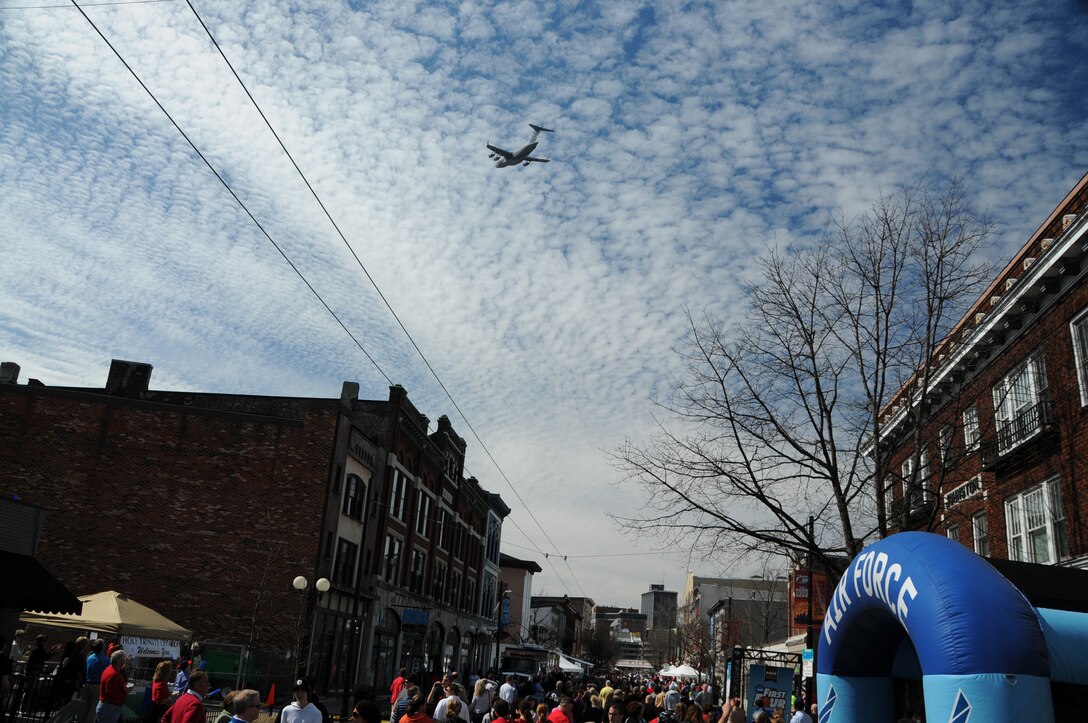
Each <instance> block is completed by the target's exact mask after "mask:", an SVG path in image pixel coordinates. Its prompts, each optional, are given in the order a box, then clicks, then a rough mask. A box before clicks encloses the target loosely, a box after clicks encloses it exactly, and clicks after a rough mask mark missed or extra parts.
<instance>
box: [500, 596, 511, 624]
mask: <svg viewBox="0 0 1088 723" xmlns="http://www.w3.org/2000/svg"><path fill="white" fill-rule="evenodd" d="M509 622H510V598H508V597H504V598H503V599H502V624H503V625H507V624H509Z"/></svg>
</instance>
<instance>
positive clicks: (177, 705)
mask: <svg viewBox="0 0 1088 723" xmlns="http://www.w3.org/2000/svg"><path fill="white" fill-rule="evenodd" d="M209 688H211V681H209V680H208V674H207V673H205V672H204V671H203V670H198V671H196V672H195V673H193V674H192V675H190V676H189V679H188V690H186V691H185V692H184V693H182V694H181V695H179V696H178V699H177V700H176V701H174V705H172V706H170V708H169V709H168V710H167V711H166V714H165V715H163V717H162V720H163V723H205V721H206V720H207V716H205V714H204V696H206V695H207V694H208V689H209Z"/></svg>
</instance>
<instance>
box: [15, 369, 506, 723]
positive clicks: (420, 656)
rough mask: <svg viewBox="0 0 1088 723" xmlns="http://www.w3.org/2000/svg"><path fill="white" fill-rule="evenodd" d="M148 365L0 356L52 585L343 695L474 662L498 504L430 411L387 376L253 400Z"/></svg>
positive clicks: (19, 485)
mask: <svg viewBox="0 0 1088 723" xmlns="http://www.w3.org/2000/svg"><path fill="white" fill-rule="evenodd" d="M150 376H151V367H150V365H147V364H138V363H132V362H123V361H116V360H115V361H114V362H113V364H112V366H111V368H110V371H109V377H108V380H107V383H106V385H105V387H104V388H73V387H50V386H46V385H44V384H42V383H41V382H39V381H38V380H34V379H32V380H30V381H29V382H28V383H26V384H19V383H18V367H17V365H15V364H12V363H5V364H4V365H3V370H2V372H0V479H2V481H3V487H4V489H5V493H6V494H9V495H14V496H16V497H17V498H18V499H20V500H22V501H23V502H25V503H28V504H31V505H35V506H37V507H39V508H41V509H42V510H44V511H45V523H44V525H43V526H42V533H41V535H40V541H39V545H38V550H37V557H38V558H39V559H40V560H41V561H42V563H43V564H44V565H46V566H47V567H48V569H49V570H51V571H52V572H53V573H54V574H55V575H56V576H57V578H58V579H59V580H60V581H62V582H63V583H64V584H65V585H66V586H67V587H68V588H69V589H71V590H72V591H73V592H75V593H76V594H77V595H82V594H90V593H95V592H99V591H103V590H109V589H114V590H117V591H119V592H123V593H125V594H127V595H129V596H131V597H132V598H134V599H135V600H137V601H139V602H141V603H143V604H145V605H148V606H150V607H151V608H153V609H155V610H157V611H159V612H160V613H162V614H164V615H166V616H167V617H168V618H170V619H172V620H174V621H176V622H178V623H179V624H181V625H183V626H185V627H186V628H189V629H191V630H192V631H193V632H194V639H196V640H200V641H202V642H206V643H208V645H207V646H206V648H209V649H214V648H215V646H216V645H221V646H223V648H224V649H227V650H235V651H240V650H246V651H249V652H251V655H249V657H248V662H246V663H242V662H241V661H242V659H243V658H245V657H246V656H245V655H236V657H235V660H234V663H233V665H234V669H233V670H229V669H228V670H226V671H224V672H223V673H222V674H223V677H224V678H229V680H224V682H230V683H231V684H232V685H233V683H234V682H235V675H236V673H237V667H238V666H239V665H242V664H244V665H245V666H246V671H247V673H248V674H249V676H250V681H249V682H250V684H251V685H261V684H262V683H265V684H267V683H269V682H272V681H274V680H276V679H277V678H279V677H283V678H287V677H290V676H293V675H294V671H295V670H296V668H297V669H302V670H305V671H307V672H308V674H309V675H311V676H312V677H313V678H314V679H315V681H316V683H317V685H318V689H319V690H320V691H321V692H323V693H329V692H331V691H340V692H342V693H343V699H344V700H345V701H346V700H347V699H348V696H347V691H348V690H349V689H350V688H352V687H354V686H356V685H364V686H372V687H375V688H377V689H378V690H384V689H386V688H387V687H388V685H389V683H390V682H391V681H392V679H393V678H394V677H395V676H396V674H397V670H398V669H399V668H400V667H402V666H403V667H406V668H408V669H409V670H411V671H422V670H428V671H430V670H459V671H461V672H462V673H464V674H466V675H467V674H468V673H469V672H472V671H476V670H479V669H486V668H487V667H489V666H490V665H491V664H492V662H493V659H494V641H495V631H496V626H497V618H496V613H497V609H496V600H497V594H498V579H499V573H500V570H499V545H500V541H501V534H502V523H503V520H504V518H505V517H506V516H507V515H508V514H509V513H510V509H509V508H508V507H507V506H506V505H505V504H504V502H503V501H502V499H501V498H500V497H499V496H498V495H496V494H493V493H489V492H487V491H486V490H484V489H483V488H482V487H481V486H480V484H479V483H478V482H477V481H476V480H475V479H472V478H467V479H466V478H465V477H464V458H465V451H466V444H465V441H464V440H463V439H461V438H460V437H459V436H458V435H457V434H456V432H455V430H454V429H453V427H452V425H451V424H450V421H449V420H448V419H447V418H446V417H441V418H440V419H439V420H438V423H437V426H436V428H435V429H434V430H433V431H432V430H430V429H429V427H430V424H429V420H428V419H427V417H425V416H424V415H422V414H421V413H420V412H419V411H418V410H416V409H415V407H414V406H413V405H412V403H411V401H410V400H409V399H408V395H407V393H406V392H405V390H404V389H403V388H402V387H400V386H399V385H397V386H393V387H390V388H389V396H388V398H387V399H384V400H361V399H359V398H358V396H359V389H358V385H357V384H355V383H352V382H345V383H344V385H343V388H342V391H341V394H340V396H339V397H338V398H299V397H269V396H252V395H233V394H204V393H200V392H188V391H157V390H152V389H150V388H149V381H150ZM298 577H301V578H303V579H304V580H305V584H303V582H302V581H300V580H296V578H298ZM319 580H327V581H328V587H327V589H322V588H325V587H326V586H325V583H324V582H321V584H320V585H319V584H318V581H319ZM293 583H295V584H293ZM298 588H302V589H301V590H299V589H298ZM215 675H216V671H213V679H214V678H215ZM283 682H286V681H283ZM264 689H265V690H267V687H266V686H264ZM289 689H290V686H289V685H281V686H280V692H281V697H282V695H283V694H285V693H286V691H289ZM334 697H335V696H334ZM330 707H331V706H330Z"/></svg>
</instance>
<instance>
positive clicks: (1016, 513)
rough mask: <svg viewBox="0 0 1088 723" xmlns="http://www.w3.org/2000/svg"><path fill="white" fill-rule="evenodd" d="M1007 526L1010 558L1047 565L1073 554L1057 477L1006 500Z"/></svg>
mask: <svg viewBox="0 0 1088 723" xmlns="http://www.w3.org/2000/svg"><path fill="white" fill-rule="evenodd" d="M1005 525H1006V529H1007V532H1008V536H1009V559H1010V560H1017V561H1020V562H1035V563H1039V564H1041V565H1046V564H1051V563H1055V562H1058V561H1059V560H1061V559H1062V558H1064V557H1068V555H1069V549H1068V542H1067V540H1066V536H1065V512H1064V510H1063V509H1062V494H1061V488H1060V487H1059V486H1058V480H1057V479H1052V480H1048V481H1046V482H1044V483H1043V484H1041V485H1039V486H1038V487H1033V488H1032V489H1029V490H1026V491H1024V492H1022V493H1020V494H1018V495H1015V496H1014V497H1010V498H1009V499H1007V500H1005Z"/></svg>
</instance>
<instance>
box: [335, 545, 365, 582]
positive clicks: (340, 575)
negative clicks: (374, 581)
mask: <svg viewBox="0 0 1088 723" xmlns="http://www.w3.org/2000/svg"><path fill="white" fill-rule="evenodd" d="M358 554H359V546H358V545H356V544H355V543H352V542H348V541H347V540H345V539H344V538H343V537H341V538H340V539H339V541H338V542H337V545H336V561H335V563H334V565H333V568H332V581H333V582H335V583H337V584H339V585H346V586H348V587H351V586H352V585H353V584H355V558H356V556H357V555H358Z"/></svg>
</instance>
